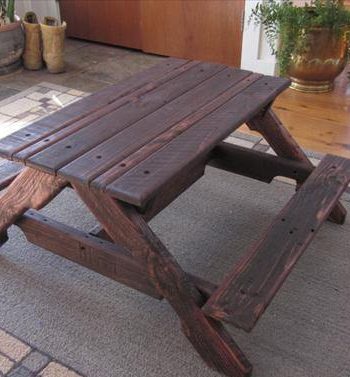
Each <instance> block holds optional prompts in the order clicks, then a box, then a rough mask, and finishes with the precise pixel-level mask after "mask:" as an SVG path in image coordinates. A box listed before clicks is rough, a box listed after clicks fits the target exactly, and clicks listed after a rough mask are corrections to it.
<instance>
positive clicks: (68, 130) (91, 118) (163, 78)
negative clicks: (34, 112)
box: [13, 62, 199, 161]
mask: <svg viewBox="0 0 350 377" xmlns="http://www.w3.org/2000/svg"><path fill="white" fill-rule="evenodd" d="M198 64H199V63H198V62H188V63H186V64H183V65H181V66H180V67H177V68H175V69H173V70H172V71H170V72H168V73H166V74H165V75H160V77H157V78H155V79H154V80H153V81H150V82H148V83H147V84H145V85H143V86H141V87H140V88H138V89H136V90H134V91H132V92H131V93H130V90H128V92H129V94H125V95H123V96H119V97H118V98H117V99H115V100H113V101H109V103H108V104H106V105H105V106H103V107H101V108H99V109H97V110H96V111H94V112H93V113H92V114H88V115H87V116H86V117H83V118H81V119H79V120H77V121H74V122H73V123H72V122H71V121H68V122H65V125H64V127H63V128H61V129H60V130H58V131H57V130H56V131H55V132H54V133H53V134H51V135H49V136H47V137H45V138H44V139H41V140H40V141H38V142H36V143H34V144H32V145H30V146H28V147H26V148H25V149H22V150H21V151H18V152H17V153H15V154H14V155H13V158H14V159H16V160H19V161H25V160H27V159H28V158H29V157H31V156H33V155H34V154H36V153H38V152H40V151H42V150H44V149H46V148H48V147H49V146H51V145H52V144H55V143H57V142H58V141H60V140H62V139H64V138H65V137H68V136H69V135H72V134H73V133H75V132H76V131H79V130H80V129H82V128H84V127H86V126H88V125H89V124H91V123H93V122H96V121H98V120H99V119H101V118H103V117H104V116H107V115H108V114H110V113H112V112H113V111H115V110H117V109H119V108H121V107H122V106H124V105H126V104H127V103H134V102H135V101H136V100H137V99H138V98H140V97H142V96H144V95H145V94H146V93H148V92H150V91H152V90H154V89H156V88H157V87H158V86H160V85H162V84H164V83H166V82H167V81H169V80H171V79H174V78H176V77H177V76H178V75H180V74H181V73H182V72H185V71H186V70H188V69H190V68H193V67H195V66H197V65H198ZM116 90H117V88H116ZM55 128H57V127H55Z"/></svg>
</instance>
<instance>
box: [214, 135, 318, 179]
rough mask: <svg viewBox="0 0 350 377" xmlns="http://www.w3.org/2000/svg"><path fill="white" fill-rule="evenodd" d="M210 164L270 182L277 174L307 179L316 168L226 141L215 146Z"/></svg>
mask: <svg viewBox="0 0 350 377" xmlns="http://www.w3.org/2000/svg"><path fill="white" fill-rule="evenodd" d="M208 165H210V166H212V167H215V168H218V169H222V170H226V171H229V172H232V173H235V174H240V175H244V176H246V177H250V178H254V179H257V180H260V181H263V182H267V183H270V182H271V181H272V180H273V178H274V177H276V176H283V177H288V178H292V179H295V180H296V181H305V180H306V178H307V177H308V176H309V175H310V174H311V172H312V171H313V169H314V168H313V167H312V166H310V164H308V163H304V162H300V161H293V160H290V159H287V158H283V157H277V156H274V155H270V154H267V153H263V152H259V151H256V150H253V149H248V148H243V147H240V146H238V145H233V144H229V143H226V142H222V143H220V144H219V145H218V146H217V147H215V148H214V150H213V151H212V153H211V155H210V159H209V162H208Z"/></svg>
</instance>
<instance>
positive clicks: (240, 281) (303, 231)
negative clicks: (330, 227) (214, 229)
mask: <svg viewBox="0 0 350 377" xmlns="http://www.w3.org/2000/svg"><path fill="white" fill-rule="evenodd" d="M349 182H350V160H348V159H344V158H341V157H336V156H331V155H328V156H326V157H325V158H324V159H323V160H322V161H321V163H320V165H319V166H318V167H317V168H316V169H315V170H314V171H313V172H312V173H311V175H310V176H309V178H308V179H307V180H306V182H305V183H304V184H303V185H302V186H301V188H300V189H299V190H298V191H297V192H296V194H295V195H294V196H293V197H292V198H291V200H290V201H289V202H288V204H287V205H286V206H285V207H284V209H283V210H282V211H281V212H280V214H279V215H278V216H277V217H276V219H275V220H274V221H273V223H272V224H271V226H270V227H269V229H268V230H267V231H266V232H265V234H264V235H263V236H262V237H261V238H260V240H259V241H257V243H256V244H255V245H254V246H253V247H252V248H251V249H250V250H249V251H248V252H247V253H246V254H245V255H244V256H243V257H242V258H241V260H240V261H239V262H238V263H237V264H236V266H235V267H234V268H233V270H232V271H231V272H230V273H229V274H228V275H227V277H226V278H225V279H224V281H223V282H222V284H220V285H219V288H218V289H217V291H216V292H215V293H214V294H213V295H212V296H211V297H210V299H209V300H208V301H207V303H206V304H205V306H204V307H203V310H204V312H205V313H206V314H207V315H208V316H211V317H213V318H216V319H219V320H222V321H226V322H228V323H231V324H233V325H235V326H237V327H239V328H242V329H244V330H246V331H250V330H252V328H253V327H254V325H255V323H256V322H257V320H258V319H259V318H260V316H261V315H262V314H263V312H264V311H265V309H266V308H267V306H268V305H269V303H270V302H271V300H272V299H273V297H274V295H275V294H276V293H277V292H278V290H279V288H280V287H281V285H282V284H283V282H284V281H285V280H286V278H287V276H288V275H289V273H290V272H291V271H292V269H293V267H294V265H295V264H296V262H297V261H298V259H299V258H300V257H301V255H302V254H303V252H304V251H305V249H306V247H307V246H308V245H309V243H310V242H311V240H312V239H313V238H314V237H315V235H316V232H317V231H318V230H319V228H320V226H321V225H322V223H323V222H324V221H325V220H326V219H327V217H328V215H329V214H330V212H331V210H332V208H333V207H334V206H335V204H336V203H337V201H338V199H339V198H340V196H341V194H342V193H343V192H344V190H345V189H346V187H347V185H348V184H349ZM310 199H311V200H310Z"/></svg>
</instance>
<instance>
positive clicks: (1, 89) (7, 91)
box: [0, 86, 19, 101]
mask: <svg viewBox="0 0 350 377" xmlns="http://www.w3.org/2000/svg"><path fill="white" fill-rule="evenodd" d="M18 92H19V91H18V90H16V89H11V88H8V87H6V86H0V101H2V100H3V99H5V98H8V97H11V96H13V95H15V94H17V93H18Z"/></svg>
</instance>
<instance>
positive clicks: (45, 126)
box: [0, 58, 189, 158]
mask: <svg viewBox="0 0 350 377" xmlns="http://www.w3.org/2000/svg"><path fill="white" fill-rule="evenodd" d="M186 63H189V61H188V60H184V59H176V58H169V59H167V60H166V63H164V62H163V63H160V64H157V65H155V66H153V67H151V68H149V69H147V70H145V71H142V72H139V73H137V74H135V75H133V76H131V77H129V78H127V79H125V80H123V81H121V82H119V83H117V84H116V85H113V86H109V87H106V88H104V89H103V90H101V91H99V92H96V93H94V94H91V95H90V96H88V97H86V98H84V99H83V100H80V101H78V102H74V103H73V104H71V105H69V106H67V107H65V108H64V109H62V110H59V111H57V112H55V113H54V114H51V115H49V116H48V117H45V118H43V119H41V120H39V121H37V122H34V123H32V124H31V125H29V126H28V127H26V128H24V129H21V130H19V131H17V132H15V133H13V134H11V135H8V136H7V137H5V138H3V139H0V156H1V157H4V158H12V156H13V154H14V153H16V152H17V151H19V150H22V149H23V148H25V147H26V146H28V145H31V144H33V143H35V142H36V141H37V140H40V139H44V138H46V137H47V136H49V135H51V134H52V133H54V132H55V131H57V130H59V129H61V128H64V127H66V126H68V125H70V124H74V123H75V122H77V121H79V120H80V119H82V118H84V117H86V116H88V115H89V114H93V113H94V112H95V111H97V110H98V109H100V108H101V107H103V106H105V105H106V104H109V103H111V102H113V101H115V100H117V99H118V98H121V97H123V96H125V95H127V94H129V93H131V92H132V91H134V90H136V89H138V88H140V87H142V86H144V85H149V84H150V81H152V80H155V79H159V78H160V77H162V76H164V75H167V74H170V73H171V72H172V71H174V70H176V69H178V68H180V67H181V66H183V65H185V64H186ZM169 77H171V76H169Z"/></svg>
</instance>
